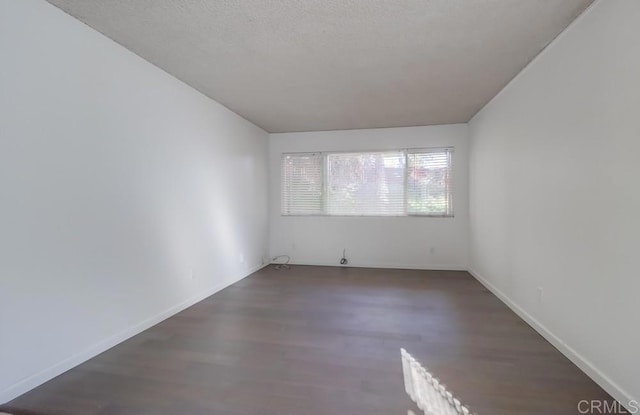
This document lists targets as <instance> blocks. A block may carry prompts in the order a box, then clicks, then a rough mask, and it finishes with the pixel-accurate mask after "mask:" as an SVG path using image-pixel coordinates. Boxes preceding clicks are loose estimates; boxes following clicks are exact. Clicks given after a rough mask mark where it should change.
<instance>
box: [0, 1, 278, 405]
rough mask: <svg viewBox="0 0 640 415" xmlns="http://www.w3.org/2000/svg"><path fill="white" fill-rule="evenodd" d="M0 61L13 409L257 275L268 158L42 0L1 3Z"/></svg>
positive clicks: (206, 104) (223, 115)
mask: <svg viewBox="0 0 640 415" xmlns="http://www.w3.org/2000/svg"><path fill="white" fill-rule="evenodd" d="M0 59H1V61H2V63H1V64H0V199H1V201H0V296H1V300H0V402H4V401H6V400H9V399H11V398H13V397H15V396H16V395H18V394H20V393H22V392H24V391H26V390H28V389H30V388H31V387H33V386H35V385H37V384H39V383H41V382H43V381H45V380H47V379H49V378H50V377H51V376H54V375H56V374H58V373H60V372H62V371H64V370H66V369H68V368H70V367H72V366H74V365H75V364H77V363H80V362H81V361H83V360H85V359H87V358H89V357H91V356H92V355H94V354H96V353H98V352H100V351H102V350H104V349H105V348H107V347H109V346H111V345H113V344H115V343H117V342H119V341H121V340H123V339H124V338H126V337H128V336H130V335H132V334H135V333H136V332H138V331H141V330H142V329H145V328H146V327H148V326H149V325H151V324H153V323H155V322H157V321H159V320H160V319H162V318H164V317H168V316H169V315H171V314H172V313H174V312H176V311H178V310H180V309H181V308H184V307H186V306H187V305H190V304H192V303H194V302H195V301H197V300H199V299H201V298H203V297H205V296H207V295H208V294H211V293H212V292H214V291H216V290H218V289H220V288H221V287H223V286H225V285H227V284H229V283H232V282H234V281H236V280H238V279H239V278H241V277H243V276H245V275H247V274H248V273H250V272H251V270H253V269H256V268H257V267H258V266H259V265H260V264H261V260H262V258H263V255H265V254H266V253H267V242H268V241H267V231H268V222H267V219H268V217H267V211H268V205H267V198H268V191H267V188H268V182H267V173H268V167H267V134H266V133H265V132H264V131H262V130H261V129H259V128H257V127H256V126H254V125H253V124H251V123H249V122H247V121H246V120H244V119H242V118H240V117H239V116H237V115H235V114H234V113H232V112H230V111H229V110H227V109H225V108H224V107H222V106H220V105H219V104H217V103H215V102H213V101H211V100H210V99H208V98H206V97H204V96H203V95H201V94H200V93H198V92H196V91H195V90H193V89H191V88H190V87H188V86H186V85H185V84H183V83H181V82H179V81H177V80H176V79H175V78H172V77H171V76H170V75H168V74H166V73H165V72H163V71H161V70H160V69H158V68H156V67H154V66H152V65H151V64H149V63H147V62H146V61H144V60H142V59H141V58H139V57H137V56H135V55H134V54H132V53H130V52H128V51H127V50H125V49H124V48H122V47H121V46H119V45H117V44H115V43H114V42H112V41H111V40H109V39H107V38H105V37H104V36H102V35H101V34H99V33H98V32H95V31H93V30H92V29H90V28H88V27H87V26H85V25H84V24H82V23H80V22H79V21H77V20H75V19H73V18H71V17H69V16H68V15H66V14H64V13H63V12H62V11H60V10H58V9H56V8H54V7H53V6H51V5H49V4H48V3H46V2H44V1H41V0H20V1H15V0H14V1H12V0H0ZM241 257H242V258H241ZM241 259H243V261H244V263H241ZM192 269H194V270H195V278H192V276H191V270H192Z"/></svg>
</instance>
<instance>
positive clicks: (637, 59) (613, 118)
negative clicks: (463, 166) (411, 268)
mask: <svg viewBox="0 0 640 415" xmlns="http://www.w3.org/2000/svg"><path fill="white" fill-rule="evenodd" d="M639 22H640V1H637V0H607V1H604V0H603V1H599V2H597V3H596V4H595V5H594V6H592V8H591V9H589V10H588V11H587V12H586V14H583V16H582V17H581V18H579V19H578V20H577V21H576V22H575V23H574V24H573V25H572V26H571V27H570V28H569V29H568V30H567V31H566V32H564V33H563V34H562V35H561V36H560V37H559V38H558V39H556V41H555V42H553V43H552V44H551V45H550V46H549V47H548V48H547V49H546V50H545V51H544V52H543V53H542V55H540V56H539V57H538V58H537V59H536V60H535V61H534V62H532V63H531V64H530V65H529V66H528V67H527V69H526V70H525V71H524V72H522V73H521V74H520V75H519V76H518V77H517V78H516V79H515V80H514V81H513V82H512V83H511V84H510V85H508V87H507V88H506V89H505V90H504V91H502V93H501V94H499V95H498V96H497V97H496V98H495V99H494V100H493V101H492V102H491V103H489V104H488V105H487V106H486V107H485V108H484V109H483V110H482V111H481V112H480V113H479V114H477V115H476V116H475V117H474V118H473V120H472V121H471V123H470V131H471V139H470V140H471V142H470V163H471V167H470V178H471V182H470V190H471V192H470V233H471V235H470V268H471V270H472V271H473V272H474V273H475V274H476V276H478V277H479V278H480V279H482V280H483V281H484V282H485V283H486V284H487V285H489V286H490V287H492V289H494V290H495V292H496V293H498V294H499V295H501V296H502V298H503V299H505V300H506V301H507V302H508V303H509V304H510V305H511V306H512V307H513V308H514V309H516V310H517V311H518V312H519V313H520V314H521V315H523V316H524V317H525V318H527V319H528V320H529V321H530V322H531V323H532V324H533V325H534V326H535V327H537V328H538V329H539V330H540V331H541V332H542V333H543V334H544V335H545V336H546V337H547V338H548V339H549V340H550V341H551V342H552V343H554V344H555V345H556V346H557V347H559V348H560V349H561V350H562V351H564V352H565V353H566V354H567V355H568V356H570V357H571V358H572V359H573V360H574V361H575V362H576V363H577V364H578V365H579V366H580V367H582V368H583V369H584V370H585V371H586V372H587V373H588V374H590V375H591V376H592V377H593V378H594V379H595V380H597V381H598V382H599V383H600V384H601V385H602V386H604V387H605V388H606V389H607V390H608V391H609V392H610V393H612V394H613V395H614V397H616V398H618V399H620V400H621V401H623V403H624V402H625V401H628V400H629V399H631V398H633V397H635V398H636V399H638V398H640V371H639V370H638V368H639V366H638V361H637V359H638V351H639V350H640V330H639V329H638V327H639V324H640V323H639V318H640V314H639V312H638V293H639V292H640V278H639V277H638V272H639V271H638V269H639V267H638V265H639V263H638V257H639V249H640V220H639V219H638V213H639V212H640V191H639V189H640V187H639V185H638V178H640V122H639V120H640V116H639V114H640V46H639V45H640V25H639ZM538 288H542V289H543V296H542V298H541V299H539V295H538Z"/></svg>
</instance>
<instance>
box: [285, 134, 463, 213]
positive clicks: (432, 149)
mask: <svg viewBox="0 0 640 415" xmlns="http://www.w3.org/2000/svg"><path fill="white" fill-rule="evenodd" d="M388 152H402V153H403V154H404V159H405V160H404V174H403V176H404V177H403V179H404V180H403V190H404V214H401V215H332V214H328V213H326V212H327V197H326V194H327V182H328V180H327V177H326V175H327V163H328V157H327V155H329V154H376V153H388ZM442 152H448V153H449V154H450V163H449V174H450V180H449V181H450V189H449V190H450V191H449V211H450V212H451V214H431V213H419V212H416V213H409V212H408V209H407V200H408V194H407V193H408V176H409V174H408V172H409V156H408V154H409V153H442ZM304 154H319V155H320V156H321V163H320V171H321V173H320V174H321V179H322V186H321V189H322V194H321V209H322V212H323V213H310V214H303V213H284V212H283V209H282V202H281V205H280V216H284V217H287V216H293V217H296V216H297V217H336V218H406V217H416V218H454V217H455V211H454V200H455V184H454V183H455V174H454V172H455V171H454V169H455V147H454V146H441V147H416V148H392V149H383V150H332V151H294V152H283V153H281V155H280V176H281V177H282V168H283V164H282V163H283V160H284V158H285V156H291V155H304ZM283 192H284V183H283V181H282V178H281V179H280V200H281V201H282V194H283Z"/></svg>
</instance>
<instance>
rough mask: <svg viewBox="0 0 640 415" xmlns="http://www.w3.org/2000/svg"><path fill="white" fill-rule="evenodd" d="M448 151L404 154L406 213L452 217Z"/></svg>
mask: <svg viewBox="0 0 640 415" xmlns="http://www.w3.org/2000/svg"><path fill="white" fill-rule="evenodd" d="M451 152H452V151H451V149H448V148H447V149H437V150H408V151H407V214H409V215H429V216H453V204H452V195H451V176H452V171H451Z"/></svg>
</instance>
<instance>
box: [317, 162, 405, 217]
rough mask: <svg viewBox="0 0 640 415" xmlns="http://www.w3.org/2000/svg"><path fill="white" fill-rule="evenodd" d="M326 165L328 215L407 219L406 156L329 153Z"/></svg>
mask: <svg viewBox="0 0 640 415" xmlns="http://www.w3.org/2000/svg"><path fill="white" fill-rule="evenodd" d="M326 163H327V173H326V182H327V189H326V192H327V193H326V198H325V200H326V213H327V214H329V215H346V216H349V215H358V216H359V215H361V216H399V215H404V170H405V156H404V153H403V152H401V151H393V152H384V153H329V154H327V161H326Z"/></svg>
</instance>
